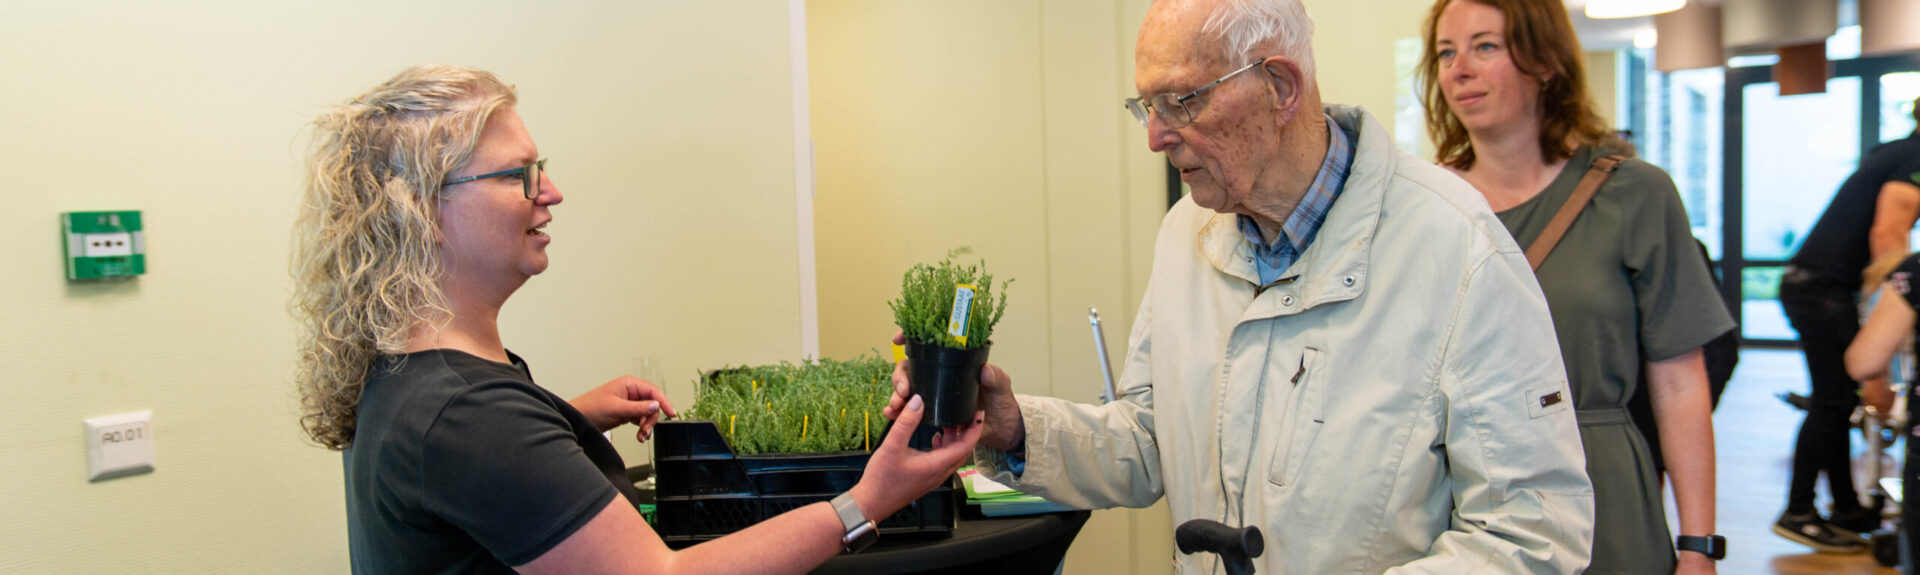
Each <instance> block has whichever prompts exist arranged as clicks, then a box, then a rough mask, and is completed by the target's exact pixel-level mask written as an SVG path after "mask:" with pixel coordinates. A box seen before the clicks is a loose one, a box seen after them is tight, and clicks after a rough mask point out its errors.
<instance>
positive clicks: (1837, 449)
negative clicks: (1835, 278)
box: [1780, 267, 1861, 513]
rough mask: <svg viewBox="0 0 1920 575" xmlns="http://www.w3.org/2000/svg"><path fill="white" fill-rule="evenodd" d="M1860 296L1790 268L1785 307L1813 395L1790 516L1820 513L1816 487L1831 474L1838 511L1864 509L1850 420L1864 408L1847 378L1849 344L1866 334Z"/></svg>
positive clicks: (1790, 490) (1791, 487) (1798, 446)
mask: <svg viewBox="0 0 1920 575" xmlns="http://www.w3.org/2000/svg"><path fill="white" fill-rule="evenodd" d="M1858 300H1859V295H1858V292H1856V291H1854V290H1853V289H1851V288H1849V287H1847V286H1845V285H1844V284H1839V283H1837V282H1832V281H1821V280H1820V279H1819V278H1816V277H1812V275H1811V274H1808V273H1806V272H1805V271H1804V270H1800V269H1797V268H1792V267H1789V268H1787V275H1786V277H1785V278H1783V279H1782V280H1781V282H1780V306H1781V307H1782V308H1785V310H1786V312H1787V321H1789V322H1791V323H1792V324H1793V329H1794V331H1798V332H1800V349H1801V351H1803V352H1805V354H1806V357H1807V374H1808V375H1809V376H1811V377H1812V379H1813V395H1812V396H1811V399H1812V401H1811V404H1812V405H1810V406H1809V409H1808V410H1807V419H1806V421H1805V422H1803V423H1801V424H1800V437H1799V440H1798V441H1796V442H1795V443H1794V446H1793V479H1792V481H1791V482H1790V483H1789V484H1788V487H1787V512H1788V513H1807V512H1810V511H1814V505H1813V500H1814V497H1813V486H1814V483H1815V482H1816V481H1817V480H1818V479H1819V478H1820V474H1821V473H1826V474H1827V490H1828V491H1829V492H1830V493H1831V494H1832V495H1833V512H1835V513H1841V512H1852V511H1857V510H1859V509H1860V507H1861V505H1860V497H1859V495H1858V494H1857V493H1855V492H1854V490H1853V467H1852V462H1851V460H1850V457H1849V456H1850V455H1851V454H1852V444H1851V443H1850V442H1851V440H1852V435H1851V432H1852V430H1851V425H1850V424H1849V423H1848V419H1849V418H1851V417H1852V415H1853V410H1854V408H1855V407H1856V406H1858V405H1860V396H1859V389H1860V384H1859V383H1857V382H1855V381H1853V378H1852V377H1849V376H1847V364H1846V355H1847V345H1848V344H1850V343H1853V337H1854V336H1855V335H1857V334H1859V333H1860V311H1859V308H1858V307H1857V306H1858V303H1857V302H1858Z"/></svg>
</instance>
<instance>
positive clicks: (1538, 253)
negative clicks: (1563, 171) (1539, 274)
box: [1527, 154, 1627, 271]
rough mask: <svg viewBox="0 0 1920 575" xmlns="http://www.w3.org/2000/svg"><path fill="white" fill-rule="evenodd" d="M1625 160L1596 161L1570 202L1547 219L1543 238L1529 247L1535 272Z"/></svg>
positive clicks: (1616, 157)
mask: <svg viewBox="0 0 1920 575" xmlns="http://www.w3.org/2000/svg"><path fill="white" fill-rule="evenodd" d="M1624 161H1627V158H1626V157H1625V156H1621V155H1619V154H1610V155H1608V156H1607V157H1604V158H1600V159H1598V160H1594V161H1593V165H1592V166H1590V167H1588V168H1587V175H1586V177H1583V178H1580V185H1578V186H1575V187H1574V188H1573V195H1572V196H1570V197H1568V198H1567V203H1566V204H1564V205H1562V206H1560V211H1559V212H1555V213H1554V214H1553V219H1552V220H1549V221H1548V222H1547V229H1544V230H1541V231H1540V237H1538V238H1534V240H1533V244H1532V245H1529V246H1527V264H1528V265H1531V266H1533V269H1534V271H1539V270H1540V262H1544V261H1547V254H1551V253H1553V247H1554V246H1556V245H1559V244H1560V237H1561V236H1565V235H1567V228H1569V227H1572V226H1573V219H1574V218H1577V217H1580V211H1581V210H1584V209H1587V204H1588V203H1590V202H1592V201H1593V195H1594V194H1595V193H1598V192H1599V191H1600V184H1604V183H1607V178H1609V177H1612V176H1613V169H1614V168H1618V167H1620V163H1621V162H1624Z"/></svg>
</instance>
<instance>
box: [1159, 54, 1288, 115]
mask: <svg viewBox="0 0 1920 575" xmlns="http://www.w3.org/2000/svg"><path fill="white" fill-rule="evenodd" d="M1265 61H1266V60H1255V61H1254V62H1253V63H1252V64H1247V65H1245V66H1241V67H1240V69H1238V70H1234V71H1232V72H1228V73H1227V75H1225V76H1221V77H1220V79H1218V80H1214V81H1213V82H1212V83H1209V84H1207V85H1205V86H1201V87H1200V89H1198V90H1194V91H1192V92H1188V93H1187V95H1185V96H1181V95H1178V94H1174V93H1172V92H1168V93H1165V94H1158V95H1154V96H1149V97H1146V98H1127V111H1129V112H1133V119H1135V120H1139V121H1140V125H1142V126H1145V125H1147V120H1148V119H1149V115H1158V116H1160V121H1161V122H1164V123H1166V125H1167V129H1170V130H1178V129H1181V128H1185V127H1187V124H1192V123H1193V118H1194V116H1198V115H1199V114H1200V112H1199V111H1198V110H1194V109H1191V108H1188V107H1187V102H1188V101H1190V100H1192V99H1194V98H1198V97H1200V94H1201V93H1202V92H1206V91H1207V90H1209V89H1212V88H1213V87H1214V86H1218V85H1220V83H1221V82H1225V81H1227V79H1229V78H1232V77H1234V76H1238V75H1240V73H1241V72H1245V71H1247V70H1252V69H1253V67H1254V66H1258V65H1260V63H1261V62H1265ZM1196 106H1197V104H1196Z"/></svg>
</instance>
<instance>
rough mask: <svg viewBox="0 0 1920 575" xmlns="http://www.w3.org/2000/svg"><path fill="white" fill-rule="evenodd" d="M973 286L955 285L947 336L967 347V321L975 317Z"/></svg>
mask: <svg viewBox="0 0 1920 575" xmlns="http://www.w3.org/2000/svg"><path fill="white" fill-rule="evenodd" d="M973 289H974V288H973V286H970V285H967V284H953V314H952V315H949V316H947V335H950V336H953V340H954V341H957V342H960V345H963V346H964V345H967V319H968V318H970V317H972V316H973Z"/></svg>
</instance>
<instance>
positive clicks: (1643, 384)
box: [1627, 239, 1740, 474]
mask: <svg viewBox="0 0 1920 575" xmlns="http://www.w3.org/2000/svg"><path fill="white" fill-rule="evenodd" d="M1694 243H1695V244H1697V245H1699V246H1700V259H1701V260H1703V261H1705V262H1707V268H1708V269H1709V270H1711V269H1712V268H1713V256H1711V255H1708V254H1707V245H1706V244H1702V243H1700V240H1697V239H1696V240H1694ZM1713 281H1714V284H1715V285H1716V286H1717V285H1720V283H1721V282H1722V281H1724V280H1722V279H1720V277H1719V276H1714V278H1713ZM1700 355H1701V356H1702V358H1703V359H1705V360H1706V363H1707V387H1708V388H1709V389H1710V390H1712V394H1713V406H1714V407H1716V408H1717V407H1720V394H1722V393H1725V392H1726V391H1727V381H1729V380H1732V379H1733V367H1734V366H1735V365H1737V364H1739V363H1740V328H1739V326H1737V325H1736V326H1735V327H1734V328H1733V329H1731V330H1727V333H1723V334H1720V337H1716V338H1713V341H1709V342H1707V344H1706V345H1704V346H1701V347H1700ZM1647 383H1648V382H1647V367H1646V365H1644V364H1642V365H1641V366H1640V388H1639V389H1636V390H1634V392H1633V397H1632V398H1630V399H1628V400H1627V413H1628V414H1629V415H1631V416H1632V418H1633V426H1634V428H1636V429H1639V430H1640V436H1641V437H1643V438H1645V439H1646V440H1647V449H1648V450H1649V451H1652V452H1653V468H1654V470H1655V471H1656V472H1658V473H1661V474H1665V473H1666V472H1667V462H1666V460H1665V459H1662V458H1661V456H1660V425H1659V424H1658V423H1656V422H1654V420H1653V398H1652V396H1650V395H1648V393H1649V392H1648V391H1647Z"/></svg>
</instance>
